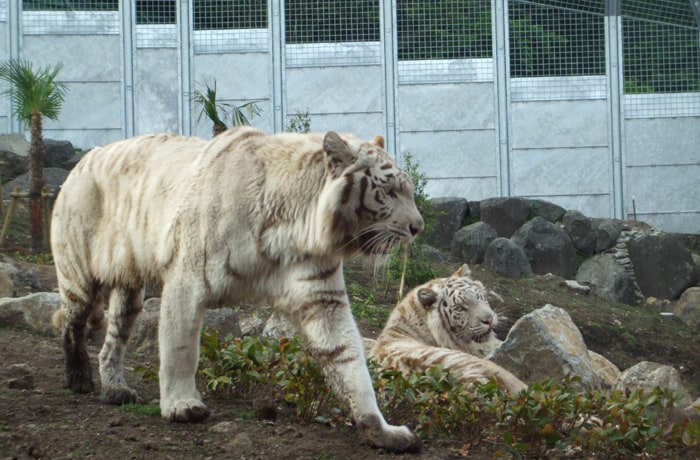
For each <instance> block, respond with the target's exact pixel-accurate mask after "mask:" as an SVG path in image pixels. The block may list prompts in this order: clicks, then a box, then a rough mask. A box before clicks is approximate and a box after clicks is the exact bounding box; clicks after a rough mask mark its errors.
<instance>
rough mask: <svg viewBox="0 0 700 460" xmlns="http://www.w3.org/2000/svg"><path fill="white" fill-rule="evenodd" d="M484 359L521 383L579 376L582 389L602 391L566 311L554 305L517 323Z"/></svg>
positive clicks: (583, 346) (577, 332)
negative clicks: (493, 363)
mask: <svg viewBox="0 0 700 460" xmlns="http://www.w3.org/2000/svg"><path fill="white" fill-rule="evenodd" d="M486 359H488V360H490V361H493V362H495V363H496V364H499V365H501V366H502V367H504V368H505V369H508V370H509V371H510V372H512V373H513V374H515V375H516V376H517V377H519V378H520V379H521V380H522V381H524V382H536V381H542V380H546V379H548V378H551V377H553V378H562V377H565V376H579V377H580V378H581V384H582V386H583V387H591V388H601V387H602V380H601V378H600V376H599V375H598V373H597V372H596V368H595V366H594V364H593V363H592V362H591V358H590V356H589V355H588V349H587V348H586V344H585V343H584V341H583V336H582V335H581V331H579V329H578V328H577V327H576V325H575V324H574V323H573V321H572V320H571V317H570V316H569V314H568V313H567V312H566V311H565V310H563V309H561V308H558V307H555V306H553V305H546V306H544V307H542V308H540V309H538V310H535V311H533V312H532V313H529V314H527V315H525V316H523V317H522V318H520V319H519V320H518V321H516V323H515V324H514V325H513V327H512V328H511V330H510V332H509V333H508V336H507V337H506V339H505V341H504V342H503V343H502V344H501V345H500V346H499V347H498V348H496V349H495V350H494V351H493V352H492V353H491V354H490V355H488V356H487V357H486Z"/></svg>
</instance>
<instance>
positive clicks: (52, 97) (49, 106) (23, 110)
mask: <svg viewBox="0 0 700 460" xmlns="http://www.w3.org/2000/svg"><path fill="white" fill-rule="evenodd" d="M62 68H63V65H62V64H60V63H59V64H57V65H55V66H53V67H50V66H46V67H43V68H39V69H37V70H36V71H35V70H34V68H33V66H32V63H31V62H29V61H24V60H20V59H10V60H9V61H6V62H4V63H2V64H0V79H2V80H5V81H6V82H8V83H9V84H10V88H9V89H7V90H5V91H4V92H3V94H9V95H10V97H11V100H12V104H13V106H14V109H15V113H14V114H13V115H14V116H15V118H17V119H18V120H19V121H22V122H25V123H29V121H30V118H31V115H32V113H36V112H38V113H41V114H42V115H43V116H45V117H47V118H49V119H51V120H56V119H57V118H58V115H59V114H60V112H61V106H62V105H63V101H64V99H65V95H66V93H67V92H68V87H67V86H66V85H65V84H64V83H60V82H57V81H56V77H57V75H58V73H59V72H60V71H61V69H62Z"/></svg>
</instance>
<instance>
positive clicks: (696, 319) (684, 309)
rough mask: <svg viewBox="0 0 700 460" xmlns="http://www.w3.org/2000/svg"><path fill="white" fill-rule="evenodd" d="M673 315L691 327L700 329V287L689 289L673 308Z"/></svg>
mask: <svg viewBox="0 0 700 460" xmlns="http://www.w3.org/2000/svg"><path fill="white" fill-rule="evenodd" d="M673 314H674V315H675V316H677V317H678V318H679V319H680V320H681V321H683V322H684V323H686V324H687V325H689V326H690V327H694V328H700V287H691V288H689V289H687V290H686V291H685V292H684V293H683V294H682V295H681V298H680V299H678V302H676V305H675V306H674V307H673Z"/></svg>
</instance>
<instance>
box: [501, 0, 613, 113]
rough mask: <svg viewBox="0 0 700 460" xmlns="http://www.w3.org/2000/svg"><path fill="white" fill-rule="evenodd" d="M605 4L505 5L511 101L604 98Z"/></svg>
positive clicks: (519, 0)
mask: <svg viewBox="0 0 700 460" xmlns="http://www.w3.org/2000/svg"><path fill="white" fill-rule="evenodd" d="M603 7H604V5H603V2H594V1H566V0H541V1H537V2H533V1H525V0H513V1H511V2H509V11H508V14H509V19H508V28H509V37H510V76H511V77H512V78H513V80H512V88H513V89H512V96H511V97H512V100H515V101H518V100H555V99H589V98H592V99H595V98H605V95H606V81H605V78H604V75H605V29H604V13H605V12H604V10H603Z"/></svg>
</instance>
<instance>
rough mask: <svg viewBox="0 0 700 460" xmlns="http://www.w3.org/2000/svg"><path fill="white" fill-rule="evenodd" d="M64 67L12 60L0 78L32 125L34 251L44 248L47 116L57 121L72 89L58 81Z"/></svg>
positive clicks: (20, 114)
mask: <svg viewBox="0 0 700 460" xmlns="http://www.w3.org/2000/svg"><path fill="white" fill-rule="evenodd" d="M62 67H63V65H62V64H57V65H56V66H54V67H49V66H46V67H45V68H39V69H37V70H36V71H34V68H33V67H32V64H31V63H30V62H29V61H23V60H19V59H11V60H9V61H7V62H5V63H3V64H2V65H0V79H2V80H5V81H6V82H8V83H9V84H10V89H8V90H6V91H4V94H9V95H10V97H11V99H12V105H13V107H14V113H13V115H14V117H15V118H16V119H17V120H18V121H19V122H20V123H24V124H25V125H29V132H30V136H31V141H30V145H29V154H28V160H29V161H28V163H29V167H28V169H29V214H30V218H31V227H32V229H31V233H32V250H33V251H34V252H35V253H37V252H41V250H42V249H43V244H44V241H43V228H42V223H41V215H42V213H41V189H42V188H43V186H44V185H45V183H46V181H45V180H44V177H43V176H44V172H43V161H44V156H45V155H46V147H45V146H44V140H43V138H42V133H43V119H42V116H44V117H47V118H48V119H50V120H56V119H57V118H58V114H59V113H60V112H61V106H62V104H63V99H64V96H65V93H66V92H67V90H68V88H67V86H66V85H65V84H63V83H58V82H56V75H58V72H59V71H60V70H61V68H62Z"/></svg>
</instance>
